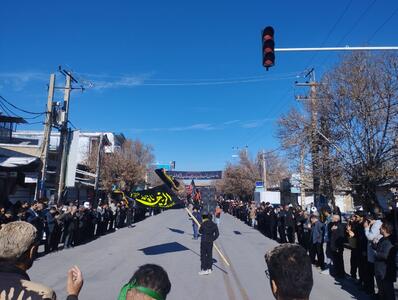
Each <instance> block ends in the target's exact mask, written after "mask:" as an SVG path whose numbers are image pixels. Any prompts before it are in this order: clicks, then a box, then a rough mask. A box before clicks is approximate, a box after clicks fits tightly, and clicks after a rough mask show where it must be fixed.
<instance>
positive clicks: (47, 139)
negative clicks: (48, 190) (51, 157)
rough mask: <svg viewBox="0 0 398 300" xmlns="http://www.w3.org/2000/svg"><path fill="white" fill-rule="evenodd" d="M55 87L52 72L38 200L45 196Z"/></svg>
mask: <svg viewBox="0 0 398 300" xmlns="http://www.w3.org/2000/svg"><path fill="white" fill-rule="evenodd" d="M54 87H55V74H51V75H50V83H49V85H48V96H47V112H46V123H45V125H44V137H43V142H42V146H41V154H40V160H41V162H42V168H41V174H40V181H39V182H38V184H37V187H36V200H38V199H40V198H43V197H44V196H45V182H46V175H47V161H48V148H49V146H50V139H51V127H52V114H53V99H54Z"/></svg>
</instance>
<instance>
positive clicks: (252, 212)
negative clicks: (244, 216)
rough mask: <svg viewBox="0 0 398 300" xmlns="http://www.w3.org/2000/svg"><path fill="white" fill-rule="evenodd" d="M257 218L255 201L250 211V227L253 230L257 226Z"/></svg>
mask: <svg viewBox="0 0 398 300" xmlns="http://www.w3.org/2000/svg"><path fill="white" fill-rule="evenodd" d="M256 217H257V208H256V204H255V203H254V201H253V202H252V203H251V204H250V209H249V218H250V226H251V227H253V228H254V227H255V225H256Z"/></svg>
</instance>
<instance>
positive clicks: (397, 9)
mask: <svg viewBox="0 0 398 300" xmlns="http://www.w3.org/2000/svg"><path fill="white" fill-rule="evenodd" d="M397 12H398V7H397V8H396V9H395V10H394V11H393V12H392V14H391V15H390V16H389V17H388V18H387V19H386V20H385V21H384V22H383V23H382V24H381V25H380V26H379V27H378V28H377V29H376V30H375V32H373V34H372V35H371V36H370V38H369V39H368V41H367V42H368V43H369V42H370V41H371V40H372V39H373V38H374V37H375V36H376V34H377V33H378V32H379V31H380V30H381V29H382V28H383V27H384V26H385V25H386V24H387V23H388V22H390V20H391V19H392V17H393V16H394V15H395V14H396V13H397Z"/></svg>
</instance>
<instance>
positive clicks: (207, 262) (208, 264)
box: [199, 213, 219, 275]
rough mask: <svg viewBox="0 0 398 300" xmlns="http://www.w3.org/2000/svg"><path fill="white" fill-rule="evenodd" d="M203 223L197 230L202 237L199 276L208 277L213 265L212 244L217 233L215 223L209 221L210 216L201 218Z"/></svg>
mask: <svg viewBox="0 0 398 300" xmlns="http://www.w3.org/2000/svg"><path fill="white" fill-rule="evenodd" d="M202 219H203V223H202V225H201V226H200V228H199V233H200V234H201V235H202V236H201V240H200V262H201V266H200V268H201V271H200V272H199V275H208V274H210V273H211V272H212V265H213V242H214V241H215V240H216V239H217V238H218V236H219V232H218V227H217V225H216V223H214V222H213V221H212V220H211V214H210V213H209V214H204V215H203V216H202Z"/></svg>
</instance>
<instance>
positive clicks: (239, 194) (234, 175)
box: [215, 151, 289, 201]
mask: <svg viewBox="0 0 398 300" xmlns="http://www.w3.org/2000/svg"><path fill="white" fill-rule="evenodd" d="M261 155H262V153H261V152H259V153H257V156H256V159H255V160H253V159H251V158H250V157H249V156H248V154H247V152H246V151H241V152H240V153H239V162H238V163H237V164H232V163H227V165H226V167H225V169H224V171H223V178H222V179H221V180H220V181H218V182H217V183H216V184H215V186H216V188H217V191H218V192H219V193H222V194H225V195H227V196H229V197H232V198H234V199H240V200H243V201H251V200H253V196H254V189H255V187H256V181H258V180H261V178H262V176H261V172H262V164H261ZM265 157H266V169H267V186H279V184H280V181H281V180H282V179H283V178H286V177H288V176H289V172H288V171H287V167H286V165H285V164H284V163H283V162H282V160H281V159H280V158H279V157H278V156H277V155H276V154H275V152H268V153H265Z"/></svg>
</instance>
